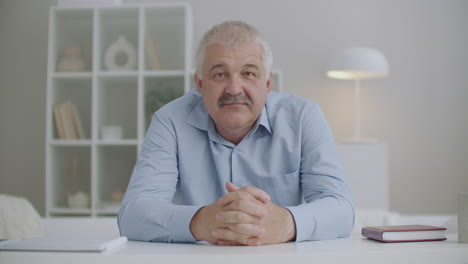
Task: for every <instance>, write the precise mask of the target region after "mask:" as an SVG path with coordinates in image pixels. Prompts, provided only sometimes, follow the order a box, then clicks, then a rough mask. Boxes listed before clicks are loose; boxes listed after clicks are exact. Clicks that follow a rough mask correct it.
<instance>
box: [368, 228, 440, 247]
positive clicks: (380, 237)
mask: <svg viewBox="0 0 468 264" xmlns="http://www.w3.org/2000/svg"><path fill="white" fill-rule="evenodd" d="M445 230H447V228H445V227H438V226H427V225H395V226H366V227H363V228H362V230H361V234H362V235H363V236H365V237H367V238H370V239H373V240H377V241H380V242H386V243H392V242H420V241H439V240H446V239H447V238H446V236H445Z"/></svg>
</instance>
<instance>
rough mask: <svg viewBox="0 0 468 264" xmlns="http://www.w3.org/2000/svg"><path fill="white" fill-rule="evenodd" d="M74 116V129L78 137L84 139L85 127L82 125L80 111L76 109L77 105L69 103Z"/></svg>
mask: <svg viewBox="0 0 468 264" xmlns="http://www.w3.org/2000/svg"><path fill="white" fill-rule="evenodd" d="M68 104H69V106H70V108H71V110H72V114H73V127H74V128H75V131H76V136H77V138H78V139H84V138H85V136H84V132H83V125H82V124H81V118H80V114H79V112H78V109H77V108H76V105H74V104H72V103H71V102H68Z"/></svg>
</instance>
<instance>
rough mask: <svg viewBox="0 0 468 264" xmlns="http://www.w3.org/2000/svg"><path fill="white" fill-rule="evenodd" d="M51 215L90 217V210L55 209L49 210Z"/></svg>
mask: <svg viewBox="0 0 468 264" xmlns="http://www.w3.org/2000/svg"><path fill="white" fill-rule="evenodd" d="M49 212H50V213H51V214H62V215H63V214H67V215H89V214H91V209H90V208H69V207H54V208H51V209H50V210H49Z"/></svg>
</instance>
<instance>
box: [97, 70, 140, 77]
mask: <svg viewBox="0 0 468 264" xmlns="http://www.w3.org/2000/svg"><path fill="white" fill-rule="evenodd" d="M97 76H98V77H120V78H124V77H137V76H138V72H136V71H100V72H98V73H97Z"/></svg>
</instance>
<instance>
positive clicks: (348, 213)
mask: <svg viewBox="0 0 468 264" xmlns="http://www.w3.org/2000/svg"><path fill="white" fill-rule="evenodd" d="M287 209H288V210H289V211H290V212H291V214H292V215H293V217H294V220H295V223H296V240H295V241H296V242H300V241H307V240H324V239H333V238H338V237H346V236H348V235H349V234H350V233H351V231H352V229H353V226H354V210H353V207H352V205H351V204H350V202H348V201H347V200H346V199H345V198H343V197H338V198H335V197H325V198H322V199H318V200H315V201H312V202H310V203H306V204H301V205H298V206H291V207H287Z"/></svg>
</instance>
